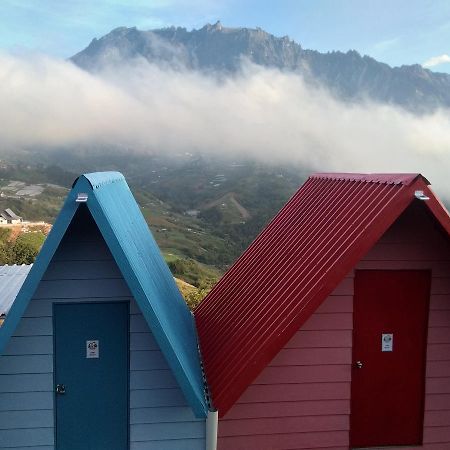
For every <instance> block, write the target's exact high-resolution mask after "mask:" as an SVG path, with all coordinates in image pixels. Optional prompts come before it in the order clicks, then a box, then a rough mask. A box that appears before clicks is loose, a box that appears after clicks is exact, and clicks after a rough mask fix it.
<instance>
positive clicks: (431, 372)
mask: <svg viewBox="0 0 450 450" xmlns="http://www.w3.org/2000/svg"><path fill="white" fill-rule="evenodd" d="M426 376H427V378H436V377H450V361H428V362H427V373H426Z"/></svg>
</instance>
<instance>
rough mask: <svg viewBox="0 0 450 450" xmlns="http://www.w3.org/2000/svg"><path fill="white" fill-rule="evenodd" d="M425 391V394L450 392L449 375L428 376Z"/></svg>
mask: <svg viewBox="0 0 450 450" xmlns="http://www.w3.org/2000/svg"><path fill="white" fill-rule="evenodd" d="M425 392H426V393H427V394H450V377H443V378H428V379H427V380H426V384H425Z"/></svg>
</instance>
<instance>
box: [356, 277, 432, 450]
mask: <svg viewBox="0 0 450 450" xmlns="http://www.w3.org/2000/svg"><path fill="white" fill-rule="evenodd" d="M358 272H425V273H428V275H429V285H428V295H427V298H426V306H427V308H426V317H424V321H425V324H426V326H425V333H424V340H425V345H424V350H423V354H422V360H423V371H422V389H421V423H422V427H421V431H420V435H421V438H420V444H416V445H418V446H423V433H424V423H425V401H426V398H425V396H426V371H427V352H428V333H429V318H430V304H431V284H432V281H433V272H432V270H431V269H430V268H424V269H416V268H414V269H410V268H402V269H385V268H369V269H355V271H354V277H353V285H354V286H355V280H356V276H357V273H358ZM354 286H353V287H354ZM352 303H353V312H352V316H353V320H352V354H351V382H350V383H351V385H350V415H349V419H350V427H349V449H358V448H360V447H352V445H351V443H352V432H353V430H352V427H351V423H352V421H351V415H352V408H351V407H352V403H353V399H352V394H353V389H352V384H353V371H354V354H353V351H354V343H355V289H353V302H352ZM407 446H409V444H408V445H407ZM363 448H368V449H370V448H375V449H378V448H389V446H381V447H380V446H378V447H363Z"/></svg>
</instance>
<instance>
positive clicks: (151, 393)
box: [0, 230, 205, 450]
mask: <svg viewBox="0 0 450 450" xmlns="http://www.w3.org/2000/svg"><path fill="white" fill-rule="evenodd" d="M69 231H70V230H69ZM72 232H73V230H72ZM92 300H95V301H130V440H131V443H130V450H141V449H146V450H153V449H158V450H172V449H176V450H180V449H183V450H202V449H204V446H205V444H204V434H205V423H204V420H203V419H201V420H199V419H196V418H195V417H194V415H193V413H192V411H191V408H190V407H189V406H187V403H186V401H185V399H184V397H183V394H182V392H181V390H180V388H179V387H178V385H177V383H176V381H175V378H174V377H173V375H172V372H171V370H170V369H169V367H168V365H167V363H166V361H165V359H164V357H163V355H162V353H161V351H160V350H159V347H158V346H157V344H156V342H155V340H154V338H153V336H152V334H151V332H150V330H149V328H148V325H147V323H146V321H145V319H144V318H143V316H142V314H141V313H140V311H139V309H138V306H137V304H136V303H135V301H134V299H133V298H132V297H131V294H130V292H129V290H128V287H127V286H126V283H125V282H124V280H123V278H122V276H121V274H120V272H119V269H118V268H117V266H116V264H115V262H114V261H113V258H112V255H111V254H110V252H109V250H108V249H107V247H106V244H105V243H104V241H103V239H102V238H101V236H100V235H99V233H98V232H95V233H93V232H92V231H90V232H89V233H85V234H84V237H83V238H81V237H80V236H78V240H77V242H76V244H75V241H74V238H68V239H64V241H63V243H62V245H61V246H60V248H59V250H58V252H57V254H56V255H55V257H54V260H53V261H52V263H51V265H50V266H49V268H48V270H47V272H46V274H45V276H44V279H43V280H42V282H41V283H40V285H39V287H38V289H37V291H36V294H35V296H34V298H33V299H32V301H31V302H30V304H29V306H28V308H27V310H26V312H25V315H24V318H23V319H22V320H21V323H20V325H19V327H18V329H17V331H16V332H15V334H14V336H13V337H12V339H11V341H10V342H9V344H8V346H7V349H6V352H5V354H4V355H3V356H0V448H2V449H10V448H11V449H12V448H14V449H15V450H18V449H23V450H25V447H26V450H54V423H53V420H54V419H53V417H54V415H53V336H52V334H53V329H52V304H53V302H54V301H58V302H73V301H92ZM74 320H76V318H74Z"/></svg>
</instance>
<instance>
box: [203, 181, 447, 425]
mask: <svg viewBox="0 0 450 450" xmlns="http://www.w3.org/2000/svg"><path fill="white" fill-rule="evenodd" d="M428 184H429V183H428V181H427V180H426V179H425V178H423V177H422V176H421V175H419V174H370V175H365V174H315V175H312V176H311V177H310V178H309V179H308V180H307V181H306V183H305V184H304V185H303V186H302V187H301V188H300V189H299V190H298V191H297V193H296V194H295V195H294V196H293V197H292V198H291V200H290V201H289V202H288V203H287V204H286V205H285V206H284V208H283V209H282V210H281V211H280V212H279V213H278V214H277V216H276V217H275V218H274V219H273V220H272V221H271V222H270V224H269V225H268V226H267V227H266V228H265V229H264V230H263V231H262V233H261V234H260V235H259V236H258V237H257V238H256V240H255V241H254V242H253V243H252V245H251V246H250V247H249V248H248V249H247V250H246V251H245V253H244V254H243V255H242V256H241V257H240V258H239V259H238V260H237V262H236V263H235V264H234V265H233V266H232V267H231V268H230V270H228V272H227V273H226V274H225V275H224V276H223V277H222V279H221V280H220V282H219V283H218V284H217V285H216V286H215V287H214V289H213V290H212V291H211V292H210V293H209V295H208V296H207V297H206V298H205V299H204V301H203V302H202V303H201V304H200V306H199V307H198V308H197V309H196V310H195V318H196V322H197V328H198V333H199V339H200V347H201V351H202V355H203V359H204V365H205V370H206V376H207V380H208V384H209V387H210V389H211V394H212V398H213V402H214V406H215V407H216V408H217V409H218V410H219V414H220V416H223V415H224V414H225V413H226V412H227V411H228V409H229V408H230V407H231V406H232V405H233V404H234V402H235V401H236V400H237V399H238V398H239V397H240V395H241V394H242V393H243V392H244V390H245V389H246V388H247V387H248V386H249V385H250V384H251V382H252V381H253V380H254V379H255V378H256V376H257V375H258V374H259V373H260V372H261V371H262V370H263V369H264V367H265V366H266V365H267V364H268V363H269V362H270V361H271V360H272V359H273V357H274V356H275V355H276V354H277V353H278V351H279V350H280V349H281V348H283V347H284V346H285V345H286V343H287V342H288V341H289V339H290V338H291V337H292V336H293V335H294V333H295V332H296V331H297V330H298V329H299V327H300V326H301V325H302V324H303V323H304V322H305V321H306V320H307V319H308V317H309V316H310V315H311V314H312V313H313V312H314V311H315V310H316V308H317V307H318V306H319V305H320V303H321V302H322V301H323V300H325V298H326V297H327V296H328V295H329V294H330V293H331V292H332V291H333V289H335V287H336V286H337V285H338V284H339V282H340V281H341V280H342V278H344V277H345V275H346V274H347V273H348V272H349V271H350V270H351V269H352V268H353V266H354V265H355V264H356V263H357V262H358V261H359V259H361V258H362V257H363V256H364V254H365V253H366V252H367V251H368V250H369V249H370V248H371V247H372V246H373V245H374V244H375V243H376V241H377V240H378V239H379V238H380V237H381V236H382V235H383V234H384V232H385V231H386V230H387V229H388V227H389V226H390V225H391V224H392V223H393V222H394V221H395V219H397V218H398V217H399V215H400V214H401V213H402V212H403V211H404V210H405V208H406V207H407V206H408V205H409V204H410V203H411V202H412V201H414V199H415V198H416V197H415V191H416V190H422V191H424V194H425V195H426V196H428V197H429V200H427V201H424V204H425V205H427V206H428V208H429V209H430V210H431V211H432V213H433V214H434V215H435V216H436V218H437V219H438V221H439V222H440V223H441V225H442V227H443V228H444V230H446V232H447V233H448V234H449V235H450V216H449V214H448V212H447V211H446V210H445V208H444V207H443V205H442V204H441V203H440V202H439V200H438V199H437V198H436V196H435V195H434V194H433V192H432V191H431V189H430V188H429V187H428ZM416 201H419V200H416Z"/></svg>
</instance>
